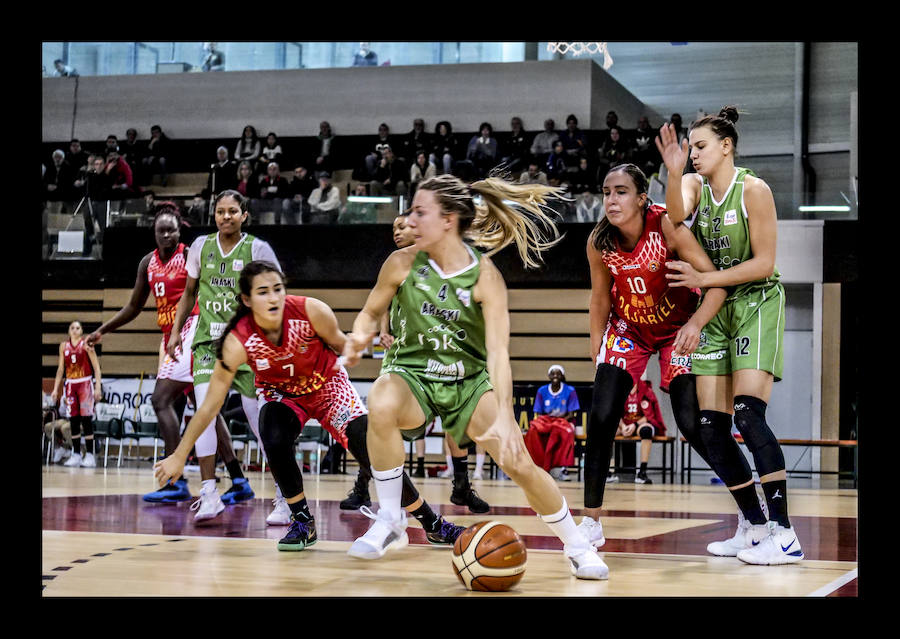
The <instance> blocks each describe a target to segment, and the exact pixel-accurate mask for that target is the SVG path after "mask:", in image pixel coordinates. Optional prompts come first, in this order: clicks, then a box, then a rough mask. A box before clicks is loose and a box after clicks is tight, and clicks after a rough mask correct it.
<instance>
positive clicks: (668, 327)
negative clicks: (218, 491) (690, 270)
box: [579, 164, 725, 548]
mask: <svg viewBox="0 0 900 639" xmlns="http://www.w3.org/2000/svg"><path fill="white" fill-rule="evenodd" d="M602 192H603V204H604V207H605V208H606V217H605V218H603V219H602V220H600V222H598V223H597V225H596V226H595V227H594V230H593V231H592V232H591V235H590V237H589V238H588V242H587V257H588V262H589V263H590V268H591V301H590V313H589V315H590V332H591V358H592V360H593V361H594V362H595V363H596V366H597V372H596V375H595V378H594V390H593V396H592V400H591V410H590V413H589V417H588V427H587V439H586V442H585V462H584V463H585V466H584V478H585V479H584V506H585V510H584V513H585V514H584V518H583V519H582V521H581V524H579V528H581V530H582V531H583V532H584V534H585V535H586V536H587V537H588V539H590V540H591V542H592V543H593V544H594V545H595V546H597V547H598V548H599V547H600V546H602V545H603V544H604V543H605V541H606V539H605V538H604V536H603V527H602V525H601V524H600V510H601V507H602V506H603V493H604V491H605V488H606V477H607V467H608V466H609V457H610V454H611V453H612V445H613V440H614V438H615V435H616V429H617V428H618V426H619V420H620V419H621V417H622V415H623V413H624V410H625V400H626V398H627V397H628V394H629V392H630V391H631V389H632V388H633V387H634V385H635V384H637V383H638V381H639V380H640V378H641V375H642V374H643V373H644V371H645V370H646V368H647V361H648V359H649V358H650V355H652V354H653V353H659V366H660V372H661V377H662V380H661V383H660V388H661V389H662V390H664V391H667V392H668V393H669V395H670V397H671V399H672V412H673V413H674V415H675V422H676V423H677V424H678V428H679V429H680V430H681V432H682V434H683V435H684V437H685V439H687V440H688V442H690V444H691V446H693V448H694V449H695V450H696V451H697V452H698V453H699V454H700V456H701V457H702V458H703V459H704V460H706V459H707V457H708V455H707V453H706V448H705V447H704V445H703V442H702V441H700V438H699V436H698V435H697V413H698V412H699V408H698V406H697V394H696V388H695V379H694V376H693V375H691V374H690V373H691V353H692V352H693V351H694V349H695V348H696V347H697V344H698V343H699V339H700V330H701V329H702V328H703V326H704V325H705V324H706V322H707V321H709V320H710V319H711V318H712V317H713V316H714V315H715V314H716V311H718V309H719V307H720V306H721V305H722V302H723V301H724V300H725V290H724V289H721V288H713V289H709V290H708V291H706V294H705V295H704V297H703V301H702V302H701V303H700V305H699V307H698V301H699V299H700V296H699V295H698V294H697V292H696V291H694V290H691V289H688V288H681V287H679V288H669V283H668V280H667V279H666V263H667V262H669V261H671V260H673V259H674V257H675V254H677V255H678V256H679V257H680V258H681V259H684V260H687V261H688V262H690V263H691V264H693V265H694V267H695V268H696V269H697V270H699V271H710V270H713V268H714V267H713V263H712V261H710V259H709V258H708V257H707V256H706V253H704V251H703V249H702V248H701V247H700V245H699V244H698V243H697V241H696V240H695V239H694V237H693V235H692V234H691V231H690V230H689V229H688V228H687V227H685V226H683V225H680V224H679V225H678V226H677V227H676V226H674V225H673V224H672V223H671V222H670V221H669V219H668V218H667V216H666V214H665V210H664V209H662V208H661V207H659V206H656V205H653V204H651V203H650V199H649V197H648V196H647V177H646V176H645V175H644V173H643V172H642V171H641V170H640V169H639V168H638V167H637V166H635V165H634V164H622V165H619V166H616V167H614V168H613V169H611V170H610V171H609V173H607V175H606V178H605V179H604V180H603V189H602Z"/></svg>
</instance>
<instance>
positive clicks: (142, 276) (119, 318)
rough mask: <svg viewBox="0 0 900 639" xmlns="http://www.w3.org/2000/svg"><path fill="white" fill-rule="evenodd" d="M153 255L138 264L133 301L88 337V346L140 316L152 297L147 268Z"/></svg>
mask: <svg viewBox="0 0 900 639" xmlns="http://www.w3.org/2000/svg"><path fill="white" fill-rule="evenodd" d="M151 256H152V253H148V254H147V255H145V256H144V259H142V260H141V263H140V264H138V270H137V279H136V280H135V282H134V288H133V289H132V291H131V299H130V300H128V303H127V304H125V306H123V307H122V308H121V310H119V312H118V313H116V314H115V315H113V317H112V318H111V319H109V320H108V321H106V322H105V323H104V324H103V325H102V326H101V327H100V328H98V329H97V330H96V331H94V332H93V333H91V334H90V335H88V336H87V339H86V340H85V341H86V342H87V344H88V346H93V345H94V344H99V343H100V340H102V339H103V336H104V335H106V334H107V333H111V332H113V331H114V330H116V329H117V328H119V327H120V326H124V325H125V324H127V323H128V322H130V321H131V320H133V319H134V318H136V317H137V316H138V315H140V314H141V311H142V310H143V309H144V304H145V303H146V302H147V298H148V297H149V296H150V286H149V285H148V284H147V266H148V265H149V264H150V257H151Z"/></svg>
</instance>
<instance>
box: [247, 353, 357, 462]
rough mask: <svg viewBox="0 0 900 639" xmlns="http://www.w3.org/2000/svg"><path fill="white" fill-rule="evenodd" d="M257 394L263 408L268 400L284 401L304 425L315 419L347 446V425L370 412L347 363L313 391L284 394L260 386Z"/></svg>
mask: <svg viewBox="0 0 900 639" xmlns="http://www.w3.org/2000/svg"><path fill="white" fill-rule="evenodd" d="M256 395H257V397H258V398H259V403H260V408H262V405H263V404H264V403H265V402H281V403H282V404H284V405H285V406H287V407H288V408H290V409H291V410H293V411H294V413H295V414H296V415H297V418H298V419H299V420H300V424H301V426H302V425H303V424H306V422H307V421H308V420H310V419H315V420H316V421H318V422H319V423H320V424H321V425H322V426H323V427H324V428H325V430H327V431H328V432H329V433H331V436H332V437H334V438H335V440H337V441H338V442H340V443H341V445H342V446H343V447H344V448H347V433H346V429H347V424H349V423H350V422H352V421H353V420H354V419H356V418H357V417H360V416H362V415H367V414H368V413H369V411H368V410H366V406H365V404H363V401H362V398H361V397H360V396H359V393H358V392H356V387H354V386H353V383H352V382H351V381H350V376H349V375H347V371H346V369H344V367H343V366H342V367H341V369H340V370H339V371H338V372H337V373H335V374H334V375H332V376H331V377H330V378H329V379H328V381H327V382H325V385H324V386H323V387H322V388H320V389H319V390H317V391H313V392H312V393H308V394H306V395H284V394H282V393H281V392H279V391H278V390H277V389H273V388H257V389H256Z"/></svg>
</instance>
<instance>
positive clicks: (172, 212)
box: [87, 202, 253, 503]
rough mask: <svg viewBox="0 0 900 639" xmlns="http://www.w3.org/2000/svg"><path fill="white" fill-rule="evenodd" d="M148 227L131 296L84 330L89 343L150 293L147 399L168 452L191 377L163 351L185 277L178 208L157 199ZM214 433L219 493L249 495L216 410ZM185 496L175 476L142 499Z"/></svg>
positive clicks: (188, 332)
mask: <svg viewBox="0 0 900 639" xmlns="http://www.w3.org/2000/svg"><path fill="white" fill-rule="evenodd" d="M153 232H154V236H155V239H156V249H155V250H154V251H152V252H151V253H148V254H147V255H145V256H144V257H143V259H142V260H141V261H140V263H139V264H138V269H137V279H136V280H135V283H134V289H133V290H132V291H131V299H129V300H128V303H127V304H126V305H125V306H124V307H123V308H122V309H121V310H119V312H118V313H116V314H115V315H114V316H113V317H112V318H110V319H109V320H108V321H107V322H105V323H104V324H103V325H102V326H101V327H100V328H98V329H97V330H96V331H94V332H93V333H91V334H90V335H88V337H87V343H88V344H89V345H91V346H93V345H94V344H98V343H100V341H101V340H102V339H103V336H104V335H105V334H107V333H111V332H112V331H114V330H116V329H117V328H120V327H122V326H124V325H126V324H128V323H129V322H131V321H132V320H134V319H135V318H137V316H138V315H140V314H141V312H142V311H143V309H144V304H145V303H146V301H147V298H148V297H149V296H150V294H151V293H152V295H153V297H154V299H155V300H156V323H157V325H158V326H159V329H160V330H161V331H162V333H163V337H162V342H161V343H160V348H159V351H160V355H159V370H158V373H157V375H156V385H155V386H154V389H153V396H152V398H151V402H152V404H153V410H154V412H155V413H156V418H157V420H158V423H159V432H160V435H162V438H163V441H164V442H165V446H166V452H168V453H171V452H172V451H173V450H175V447H176V446H178V441H179V439H180V438H179V428H178V427H179V425H180V422H181V416H180V414H181V411H182V410H183V409H184V405H185V403H186V397H185V392H190V391H191V388H192V382H193V377H192V375H191V358H190V357H181V352H180V351H179V352H178V354H177V356H178V359H174V358H172V357H169V356H168V355H167V354H166V352H165V348H166V344H167V343H168V341H169V336H170V335H171V332H172V324H173V321H174V320H175V310H176V308H177V305H178V300H179V299H181V295H182V293H184V287H185V284H186V282H187V256H188V250H187V247H186V246H185V245H184V244H182V243H181V242H180V239H181V214H180V213H179V211H178V207H177V206H176V205H175V203H174V202H160V203H158V204H157V207H156V216H155V217H154V220H153ZM196 314H197V308H196V306H195V307H194V310H193V311H192V313H191V316H190V317H189V318H188V320H187V321H186V322H185V323H184V327H183V328H182V330H181V340H182V346H183V347H184V351H185V352H187V353H190V344H191V340H192V338H193V329H194V328H195V327H196V319H197V315H196ZM216 436H217V437H218V441H219V448H220V450H221V454H222V459H223V461H224V462H225V465H226V467H227V468H228V474H229V475H230V476H231V481H232V486H231V488H230V489H229V490H228V491H227V492H226V493H225V495H227V496H230V497H225V498H224V499H227V500H228V503H235V502H237V501H245V500H247V499H252V498H253V490H252V489H251V488H250V484H249V482H248V481H247V479H246V478H245V477H244V475H243V472H242V471H241V465H240V462H238V460H237V459H236V458H235V456H234V450H233V449H232V447H231V438H230V436H229V434H228V430H227V429H226V428H225V421H224V420H223V419H222V417H221V416H219V417H217V418H216ZM190 498H191V493H190V490H189V489H188V482H187V479H185V478H184V477H179V478H177V481H175V482H174V483H172V484H168V485H166V486H164V487H163V488H162V489H160V490H155V491H153V492H150V493H147V494H146V495H144V501H148V502H159V503H174V502H179V501H186V500H189V499H190Z"/></svg>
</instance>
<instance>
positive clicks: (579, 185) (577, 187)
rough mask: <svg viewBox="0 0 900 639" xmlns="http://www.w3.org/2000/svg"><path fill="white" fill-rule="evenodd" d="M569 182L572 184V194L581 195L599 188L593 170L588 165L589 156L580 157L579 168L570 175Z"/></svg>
mask: <svg viewBox="0 0 900 639" xmlns="http://www.w3.org/2000/svg"><path fill="white" fill-rule="evenodd" d="M569 184H570V185H571V192H572V195H581V194H582V193H587V192H588V191H596V190H597V185H596V183H595V182H594V176H593V171H591V170H590V168H589V167H588V159H587V158H579V159H578V170H577V171H575V172H574V173H571V174H570V175H569Z"/></svg>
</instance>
